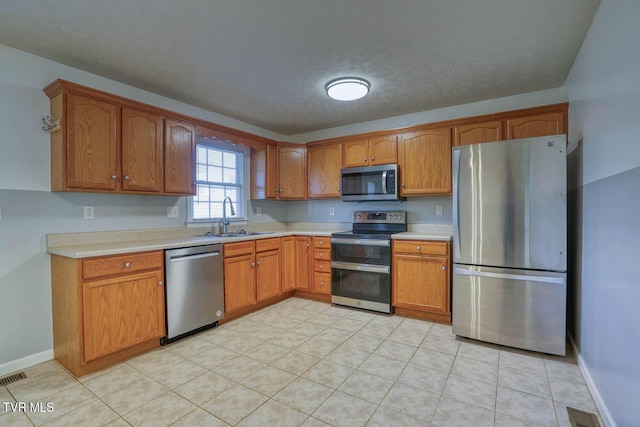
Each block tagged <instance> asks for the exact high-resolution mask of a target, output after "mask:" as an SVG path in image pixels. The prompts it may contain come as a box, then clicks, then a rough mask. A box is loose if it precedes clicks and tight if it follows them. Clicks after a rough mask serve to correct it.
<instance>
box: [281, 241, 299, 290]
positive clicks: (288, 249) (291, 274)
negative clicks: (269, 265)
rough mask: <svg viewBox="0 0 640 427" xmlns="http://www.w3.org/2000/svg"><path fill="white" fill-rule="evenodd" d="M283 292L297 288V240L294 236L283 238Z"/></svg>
mask: <svg viewBox="0 0 640 427" xmlns="http://www.w3.org/2000/svg"><path fill="white" fill-rule="evenodd" d="M281 258H282V260H281V261H282V292H287V291H290V290H293V289H295V288H296V242H295V238H294V237H293V236H289V237H283V238H282V257H281Z"/></svg>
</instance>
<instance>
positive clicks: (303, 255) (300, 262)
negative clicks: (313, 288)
mask: <svg viewBox="0 0 640 427" xmlns="http://www.w3.org/2000/svg"><path fill="white" fill-rule="evenodd" d="M295 239H296V288H297V289H301V290H305V291H308V290H310V287H309V282H310V280H311V276H310V275H311V262H312V258H311V257H312V256H313V248H312V247H311V237H308V236H296V238H295Z"/></svg>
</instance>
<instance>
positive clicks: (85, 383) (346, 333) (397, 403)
mask: <svg viewBox="0 0 640 427" xmlns="http://www.w3.org/2000/svg"><path fill="white" fill-rule="evenodd" d="M569 351H570V349H569ZM25 372H26V374H27V376H28V378H27V379H25V380H21V381H18V382H16V383H13V384H10V385H8V386H7V387H0V402H26V403H27V405H29V404H30V403H31V402H41V403H42V404H43V408H44V409H45V410H43V411H34V412H31V411H19V412H12V411H11V410H10V408H9V406H8V405H5V404H3V405H2V407H0V425H2V426H14V425H15V426H22V425H25V426H29V425H32V424H33V425H43V424H44V425H46V426H92V425H96V426H98V425H108V426H127V425H134V426H138V425H140V426H145V425H149V426H163V425H174V426H227V425H238V426H298V425H302V426H326V425H331V426H364V425H367V426H384V427H387V426H391V425H393V426H429V425H431V426H447V427H452V426H485V425H486V426H558V425H559V426H569V425H570V424H569V420H568V415H567V412H566V406H567V405H569V406H573V407H576V408H578V409H583V410H586V411H590V412H596V411H597V409H596V406H595V404H594V402H593V400H592V398H591V395H590V393H589V390H588V388H587V386H586V385H585V382H584V380H583V378H582V375H581V373H580V370H579V369H578V367H577V365H576V362H575V360H574V358H573V355H572V354H570V353H569V355H568V356H566V357H555V356H549V355H543V354H539V353H532V352H526V351H520V350H514V349H510V348H506V347H499V346H496V345H490V344H485V343H479V342H475V341H471V340H466V339H461V338H457V337H456V336H454V335H453V334H452V333H451V327H450V326H446V325H440V324H434V323H430V322H425V321H421V320H415V319H407V318H402V317H399V316H386V315H377V314H373V313H369V312H364V311H357V310H351V309H347V308H342V307H337V306H331V305H329V304H325V303H320V302H316V301H309V300H303V299H299V298H290V299H288V300H286V301H283V302H281V303H279V304H276V305H273V306H271V307H268V308H265V309H263V310H260V311H258V312H256V313H253V314H250V315H248V316H245V317H243V318H241V319H237V320H234V321H232V322H229V323H227V324H225V325H223V326H220V327H218V328H215V329H212V330H209V331H207V332H204V333H201V334H199V335H197V336H194V337H192V338H188V339H185V340H182V341H180V342H177V343H174V344H172V345H169V346H167V347H164V348H160V349H158V350H155V351H153V352H150V353H148V354H145V355H142V356H139V357H136V358H134V359H131V360H129V361H127V362H125V363H120V364H118V365H115V366H113V367H111V368H109V369H106V370H104V371H101V372H97V373H94V374H91V375H88V376H85V377H82V378H80V379H79V380H78V379H75V378H74V377H73V376H71V375H70V374H68V373H67V372H66V371H65V370H64V369H63V368H62V367H60V366H59V365H58V364H57V363H56V362H53V361H51V362H46V363H43V364H40V365H37V366H33V367H31V368H28V369H26V370H25ZM47 403H51V404H52V405H53V408H54V410H53V411H52V412H47V411H46V404H47Z"/></svg>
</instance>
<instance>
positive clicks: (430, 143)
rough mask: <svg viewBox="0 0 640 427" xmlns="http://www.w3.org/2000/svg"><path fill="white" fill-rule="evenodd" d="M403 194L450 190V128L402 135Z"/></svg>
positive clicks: (447, 191)
mask: <svg viewBox="0 0 640 427" xmlns="http://www.w3.org/2000/svg"><path fill="white" fill-rule="evenodd" d="M398 166H399V168H400V187H401V188H400V195H402V196H424V195H431V194H449V193H451V128H439V129H428V130H423V131H417V132H409V133H404V134H402V135H400V141H399V142H398Z"/></svg>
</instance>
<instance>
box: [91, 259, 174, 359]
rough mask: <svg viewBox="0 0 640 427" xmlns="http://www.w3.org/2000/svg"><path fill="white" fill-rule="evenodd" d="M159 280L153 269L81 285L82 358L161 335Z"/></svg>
mask: <svg viewBox="0 0 640 427" xmlns="http://www.w3.org/2000/svg"><path fill="white" fill-rule="evenodd" d="M162 280H163V277H162V271H153V272H149V273H142V274H135V275H130V276H121V277H117V278H111V279H105V280H98V281H95V282H85V283H83V284H82V304H83V308H82V316H83V320H84V328H83V334H84V358H85V360H86V361H90V360H93V359H97V358H98V357H102V356H106V355H108V354H111V353H115V352H117V351H120V350H123V349H125V348H127V347H131V346H133V345H136V344H140V343H142V342H145V341H149V340H151V339H154V338H159V337H161V336H163V335H164V287H163V286H161V285H162Z"/></svg>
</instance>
